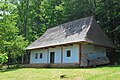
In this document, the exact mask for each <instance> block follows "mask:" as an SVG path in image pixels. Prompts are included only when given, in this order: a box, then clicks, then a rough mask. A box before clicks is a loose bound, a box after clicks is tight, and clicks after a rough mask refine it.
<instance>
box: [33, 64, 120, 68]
mask: <svg viewBox="0 0 120 80" xmlns="http://www.w3.org/2000/svg"><path fill="white" fill-rule="evenodd" d="M113 67H120V65H100V66H96V67H77V68H75V67H72V68H71V67H62V68H55V67H48V68H35V69H97V68H113Z"/></svg>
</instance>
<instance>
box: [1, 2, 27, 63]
mask: <svg viewBox="0 0 120 80" xmlns="http://www.w3.org/2000/svg"><path fill="white" fill-rule="evenodd" d="M0 9H1V18H0V55H1V57H3V59H4V57H5V56H4V55H5V54H7V56H8V58H11V59H13V61H16V57H18V56H21V55H22V54H23V49H24V48H25V47H26V45H27V43H28V42H27V41H25V39H24V37H22V35H19V34H18V33H19V29H18V28H17V26H16V20H17V16H18V15H17V14H16V11H17V10H16V6H14V5H12V4H9V3H8V2H6V1H3V2H2V3H0ZM7 56H6V57H5V59H7Z"/></svg>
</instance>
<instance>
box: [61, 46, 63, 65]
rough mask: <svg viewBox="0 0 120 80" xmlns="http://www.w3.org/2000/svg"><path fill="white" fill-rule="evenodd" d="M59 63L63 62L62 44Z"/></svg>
mask: <svg viewBox="0 0 120 80" xmlns="http://www.w3.org/2000/svg"><path fill="white" fill-rule="evenodd" d="M61 63H63V46H61Z"/></svg>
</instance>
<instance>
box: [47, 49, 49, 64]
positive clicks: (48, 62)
mask: <svg viewBox="0 0 120 80" xmlns="http://www.w3.org/2000/svg"><path fill="white" fill-rule="evenodd" d="M47 63H49V48H48V49H47Z"/></svg>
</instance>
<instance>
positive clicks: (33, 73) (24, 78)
mask: <svg viewBox="0 0 120 80" xmlns="http://www.w3.org/2000/svg"><path fill="white" fill-rule="evenodd" d="M61 75H66V76H65V78H60V76H61ZM0 80H120V66H105V67H98V68H73V69H72V68H18V69H8V70H6V71H0Z"/></svg>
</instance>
